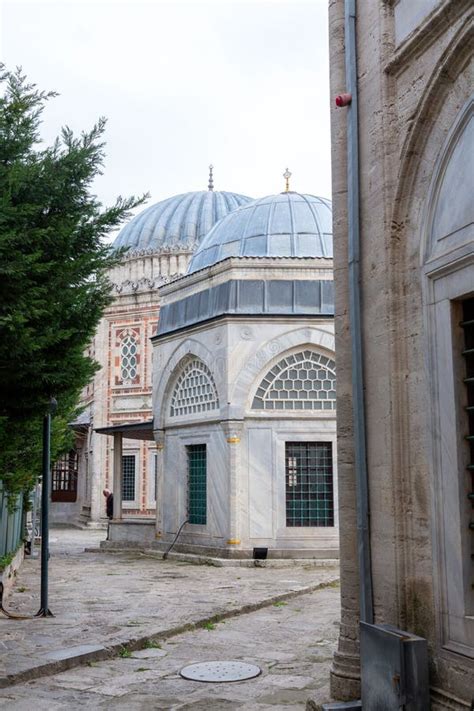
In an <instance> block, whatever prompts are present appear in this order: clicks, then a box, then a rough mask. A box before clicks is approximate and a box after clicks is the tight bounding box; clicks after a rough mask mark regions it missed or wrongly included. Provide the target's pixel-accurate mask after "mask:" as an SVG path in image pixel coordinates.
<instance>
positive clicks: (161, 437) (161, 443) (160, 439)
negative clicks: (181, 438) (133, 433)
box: [153, 430, 165, 539]
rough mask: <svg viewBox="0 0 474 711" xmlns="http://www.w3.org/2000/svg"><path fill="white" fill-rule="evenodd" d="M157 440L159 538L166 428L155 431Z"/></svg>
mask: <svg viewBox="0 0 474 711" xmlns="http://www.w3.org/2000/svg"><path fill="white" fill-rule="evenodd" d="M153 435H154V437H155V442H156V451H157V461H156V482H155V485H156V489H155V491H156V533H155V536H156V538H157V539H160V538H161V536H162V534H163V472H164V448H165V433H164V430H155V431H154V433H153Z"/></svg>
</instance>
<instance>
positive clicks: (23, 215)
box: [0, 66, 147, 494]
mask: <svg viewBox="0 0 474 711" xmlns="http://www.w3.org/2000/svg"><path fill="white" fill-rule="evenodd" d="M0 69H1V74H0V85H1V87H2V89H3V92H2V96H1V97H0V383H1V390H2V394H1V401H0V479H2V481H3V484H4V486H5V488H6V489H7V491H9V492H10V493H11V494H15V493H17V492H19V491H21V490H26V489H28V488H29V487H30V486H31V485H32V483H33V482H34V480H35V478H36V476H37V474H38V472H39V470H40V467H41V423H42V418H43V416H44V414H45V411H46V408H47V405H48V402H49V399H50V398H51V397H55V398H56V399H57V401H58V415H57V417H56V418H55V422H54V429H53V442H54V448H55V449H56V451H60V450H61V449H62V448H64V447H65V446H66V439H67V432H68V430H67V422H68V420H69V419H70V418H72V417H73V416H74V412H75V409H76V407H77V402H78V398H79V395H80V392H81V390H82V389H83V387H84V386H85V385H86V384H87V383H88V382H89V380H90V379H91V378H92V376H93V374H94V372H95V371H96V369H97V367H98V366H97V363H95V362H94V361H93V360H92V359H91V358H89V357H87V355H85V349H86V346H87V344H88V343H89V342H90V341H91V339H92V338H93V335H94V332H95V329H96V327H97V324H98V321H99V319H100V317H101V315H102V313H103V310H104V308H105V306H106V305H107V304H108V303H110V301H111V294H110V284H109V282H108V279H107V271H108V270H109V269H110V267H111V266H113V264H115V263H116V262H117V259H119V258H120V256H121V255H120V254H117V253H116V254H113V253H112V251H111V249H110V246H109V245H108V244H107V243H106V242H105V238H106V236H107V235H108V234H109V233H110V231H111V230H113V229H114V228H117V227H118V226H119V225H120V224H121V222H122V221H124V220H125V219H127V218H128V217H129V216H130V210H131V209H132V208H134V207H136V206H137V205H139V204H141V203H142V202H143V200H144V199H145V198H146V197H147V196H143V197H142V198H139V199H136V198H134V197H130V198H122V197H119V198H118V199H117V201H116V203H115V204H114V205H113V206H112V207H108V208H104V207H103V206H102V205H101V203H100V202H99V201H98V199H97V197H96V196H95V195H94V194H92V192H91V188H92V182H93V180H94V179H95V178H96V176H97V175H100V174H101V169H102V166H103V159H104V143H103V135H104V130H105V120H104V119H100V120H99V121H98V123H97V124H96V125H95V126H94V127H93V128H92V130H91V131H89V132H83V133H82V134H81V135H80V136H74V135H73V133H72V131H71V130H70V129H69V128H67V127H66V128H64V129H63V130H62V132H61V136H60V137H59V138H57V139H56V141H55V142H54V144H53V145H52V146H49V147H43V146H42V143H41V139H40V134H39V128H40V125H41V114H42V111H43V109H44V106H45V104H46V102H47V101H48V100H49V99H51V98H53V97H54V96H55V94H54V93H45V92H42V91H39V90H38V89H37V87H36V86H35V85H32V84H29V83H28V82H27V80H26V78H25V76H24V75H23V74H22V72H21V70H20V69H17V70H16V71H14V72H10V71H6V70H5V69H4V67H3V66H1V68H0Z"/></svg>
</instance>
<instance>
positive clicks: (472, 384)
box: [461, 299, 474, 554]
mask: <svg viewBox="0 0 474 711" xmlns="http://www.w3.org/2000/svg"><path fill="white" fill-rule="evenodd" d="M462 306H463V320H462V321H461V326H462V328H463V331H464V348H463V352H462V354H463V356H464V359H465V363H466V371H465V378H464V383H465V385H466V389H467V398H466V415H467V417H466V420H467V422H466V441H467V445H468V447H469V456H468V460H467V472H468V476H469V483H468V498H469V500H470V502H471V507H472V511H471V518H470V521H469V528H470V529H471V531H474V299H466V301H464V302H463V305H462ZM473 544H474V541H473ZM473 554H474V551H473Z"/></svg>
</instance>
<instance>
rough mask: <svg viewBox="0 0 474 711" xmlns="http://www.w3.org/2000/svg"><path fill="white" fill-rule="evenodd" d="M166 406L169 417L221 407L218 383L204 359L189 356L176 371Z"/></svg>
mask: <svg viewBox="0 0 474 711" xmlns="http://www.w3.org/2000/svg"><path fill="white" fill-rule="evenodd" d="M166 407H167V409H168V411H167V416H168V417H183V416H185V417H186V416H188V415H195V414H203V413H205V412H209V411H211V410H218V409H219V396H218V394H217V388H216V384H215V382H214V378H213V377H212V373H211V371H210V370H209V368H208V367H207V365H206V364H205V363H204V361H202V360H201V359H200V358H197V357H196V356H194V357H193V356H192V355H190V356H188V358H187V360H186V362H185V363H183V364H182V365H181V369H180V370H178V372H177V373H176V376H175V378H174V384H173V388H172V391H171V397H170V398H169V400H168V402H167V403H166Z"/></svg>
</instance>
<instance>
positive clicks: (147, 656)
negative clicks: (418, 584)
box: [0, 529, 339, 711]
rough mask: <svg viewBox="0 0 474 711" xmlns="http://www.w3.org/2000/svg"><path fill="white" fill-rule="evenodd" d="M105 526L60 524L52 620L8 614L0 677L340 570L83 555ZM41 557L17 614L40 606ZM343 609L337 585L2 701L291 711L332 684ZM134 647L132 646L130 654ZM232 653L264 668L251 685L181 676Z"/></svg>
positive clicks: (22, 588) (26, 571)
mask: <svg viewBox="0 0 474 711" xmlns="http://www.w3.org/2000/svg"><path fill="white" fill-rule="evenodd" d="M103 535H104V534H103V532H91V531H76V530H72V529H71V530H70V529H68V530H56V531H53V532H52V539H53V540H52V545H51V548H52V558H51V563H50V568H51V589H50V607H51V609H52V610H53V612H54V613H55V615H56V617H54V618H52V619H35V620H25V621H15V620H6V619H2V618H0V675H1V674H2V673H3V674H4V675H5V674H11V673H15V672H16V671H18V670H24V669H29V668H30V669H32V670H33V671H34V668H35V666H37V665H40V664H41V663H44V658H45V655H48V654H51V653H52V652H54V651H58V650H64V649H67V648H70V647H72V646H75V645H81V644H103V645H105V646H109V645H111V644H115V643H117V642H120V643H122V644H123V645H125V646H127V643H130V640H132V642H133V640H134V639H137V638H143V637H144V636H147V635H150V636H151V635H154V634H156V633H159V632H160V631H162V630H166V629H170V628H172V627H173V625H175V626H179V625H181V624H183V623H185V622H193V621H197V620H200V619H204V618H206V617H209V616H211V615H213V614H219V613H222V612H225V611H228V610H229V609H231V610H232V609H233V610H238V609H239V608H241V607H242V606H243V605H245V604H249V603H255V602H264V601H265V600H269V599H271V598H272V597H274V596H275V595H278V594H282V593H287V592H291V591H304V589H305V588H308V587H311V586H314V585H316V584H320V583H330V581H331V580H334V578H335V577H337V573H335V571H334V570H325V569H320V568H314V567H312V566H310V565H308V566H304V567H291V568H283V569H272V568H213V567H207V566H195V565H190V564H185V563H181V562H176V561H162V560H159V559H156V558H147V557H145V556H137V555H136V554H135V553H132V552H129V553H126V554H123V553H120V554H111V553H85V552H84V547H85V546H91V545H93V544H94V542H95V543H97V541H98V540H99V539H100V538H102V537H103ZM38 567H39V564H38V562H37V561H27V562H26V563H25V565H24V567H23V569H22V570H21V572H20V574H19V576H18V580H17V582H16V586H15V590H14V593H13V595H12V597H11V598H10V599H9V601H8V607H9V609H10V610H12V611H13V610H16V611H26V610H28V611H31V612H34V611H36V609H37V607H38V605H39V593H38V586H39V570H38ZM338 617H339V592H338V589H337V587H336V586H330V587H325V588H322V589H321V590H318V591H317V592H314V593H308V594H302V595H300V596H298V597H295V598H293V599H291V600H288V601H287V602H286V603H284V604H282V603H277V604H276V605H270V606H268V607H264V608H263V609H261V610H258V611H256V612H252V613H249V614H241V615H239V616H237V617H235V618H232V619H227V620H226V621H225V622H220V623H217V624H216V625H215V626H214V627H213V628H212V626H211V628H210V629H206V628H204V629H197V630H194V631H191V632H187V633H185V634H181V635H179V636H177V637H173V638H170V639H168V640H166V641H164V642H162V643H161V649H158V648H153V649H144V650H141V651H137V652H132V655H133V656H132V657H130V658H128V657H123V658H121V657H115V658H113V659H110V660H106V661H103V662H97V663H96V662H91V663H90V665H89V666H82V667H77V668H74V669H71V670H68V671H64V672H62V673H59V674H55V675H50V676H47V677H43V678H41V679H38V680H36V681H32V682H30V683H28V684H24V683H23V684H16V685H15V686H10V687H7V688H4V689H1V690H0V708H7V709H10V708H11V709H18V710H20V709H27V708H28V709H31V702H32V700H33V699H34V707H35V711H40V710H41V709H52V710H54V709H76V708H77V709H78V708H79V707H80V706H83V705H84V704H85V705H87V706H88V707H89V708H97V709H102V708H113V709H130V711H134V710H135V709H175V708H176V709H188V708H189V709H196V711H199V709H204V708H205V709H227V708H229V709H231V708H242V709H253V708H255V709H260V708H262V709H263V708H272V709H279V708H281V709H285V708H304V707H305V703H306V699H307V698H308V697H309V696H311V694H312V692H314V690H316V689H318V688H319V687H321V686H322V685H323V684H326V683H327V679H328V671H329V666H330V660H331V655H332V652H333V650H334V646H335V642H336V636H337V629H338ZM125 654H126V652H125ZM210 659H236V660H241V661H249V662H253V663H255V664H258V665H259V666H261V667H262V669H263V674H262V675H261V676H260V677H258V678H257V679H255V680H253V681H246V682H239V683H232V684H229V683H228V684H212V685H211V684H202V683H200V682H191V681H186V680H184V679H181V677H179V675H178V672H179V670H180V669H181V668H182V667H183V666H185V665H186V664H189V663H192V662H194V661H204V660H210Z"/></svg>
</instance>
